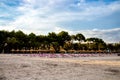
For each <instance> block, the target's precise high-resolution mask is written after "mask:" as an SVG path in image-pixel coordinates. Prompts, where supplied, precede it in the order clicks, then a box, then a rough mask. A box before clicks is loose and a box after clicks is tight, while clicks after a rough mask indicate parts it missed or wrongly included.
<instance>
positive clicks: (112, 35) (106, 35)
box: [68, 28, 120, 43]
mask: <svg viewBox="0 0 120 80" xmlns="http://www.w3.org/2000/svg"><path fill="white" fill-rule="evenodd" d="M68 32H69V33H70V34H76V33H82V34H83V35H84V36H85V37H86V38H90V37H98V38H101V39H103V40H104V41H105V42H106V43H114V42H120V35H119V34H120V28H114V29H106V30H104V29H103V30H100V29H93V30H80V31H68Z"/></svg>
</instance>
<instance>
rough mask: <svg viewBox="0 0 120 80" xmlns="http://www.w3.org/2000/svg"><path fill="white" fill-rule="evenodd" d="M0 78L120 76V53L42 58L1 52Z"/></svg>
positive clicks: (118, 79)
mask: <svg viewBox="0 0 120 80" xmlns="http://www.w3.org/2000/svg"><path fill="white" fill-rule="evenodd" d="M0 80H120V57H119V56H118V57H117V56H113V57H112V56H111V57H80V58H40V57H24V56H15V55H10V54H9V55H7V54H0Z"/></svg>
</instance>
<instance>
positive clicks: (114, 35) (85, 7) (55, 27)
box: [0, 0, 120, 42]
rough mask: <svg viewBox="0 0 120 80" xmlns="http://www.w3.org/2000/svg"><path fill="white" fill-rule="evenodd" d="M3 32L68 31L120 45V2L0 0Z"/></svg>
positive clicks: (0, 23)
mask: <svg viewBox="0 0 120 80" xmlns="http://www.w3.org/2000/svg"><path fill="white" fill-rule="evenodd" d="M0 30H9V31H11V30H22V31H24V32H25V33H27V34H29V33H31V32H34V33H35V34H38V35H39V34H47V33H49V32H56V33H58V32H60V31H62V30H64V31H68V32H69V33H70V34H76V33H82V34H83V35H85V37H86V38H88V37H98V38H102V39H103V40H104V41H105V42H119V41H120V35H119V34H120V0H0Z"/></svg>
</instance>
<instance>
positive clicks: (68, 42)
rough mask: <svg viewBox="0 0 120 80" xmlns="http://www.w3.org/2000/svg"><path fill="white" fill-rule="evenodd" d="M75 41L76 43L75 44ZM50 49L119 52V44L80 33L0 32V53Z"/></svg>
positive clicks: (57, 50)
mask: <svg viewBox="0 0 120 80" xmlns="http://www.w3.org/2000/svg"><path fill="white" fill-rule="evenodd" d="M75 41H78V42H77V43H75ZM51 47H53V48H54V50H55V51H56V52H59V51H60V47H62V48H63V49H65V50H66V51H68V50H104V51H117V52H118V51H119V48H120V44H114V45H113V44H106V43H105V42H104V41H103V40H102V39H100V38H87V39H86V38H85V36H84V35H83V34H81V33H78V34H76V35H69V33H68V32H66V31H61V32H60V33H58V34H56V33H54V32H51V33H48V35H35V34H34V33H30V34H29V35H27V34H25V33H23V32H22V31H11V32H9V31H4V30H3V31H0V52H3V51H4V52H6V53H9V52H11V50H12V49H15V50H17V49H19V50H21V49H23V48H24V49H26V50H29V49H31V48H32V49H42V50H49V49H50V48H51Z"/></svg>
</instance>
